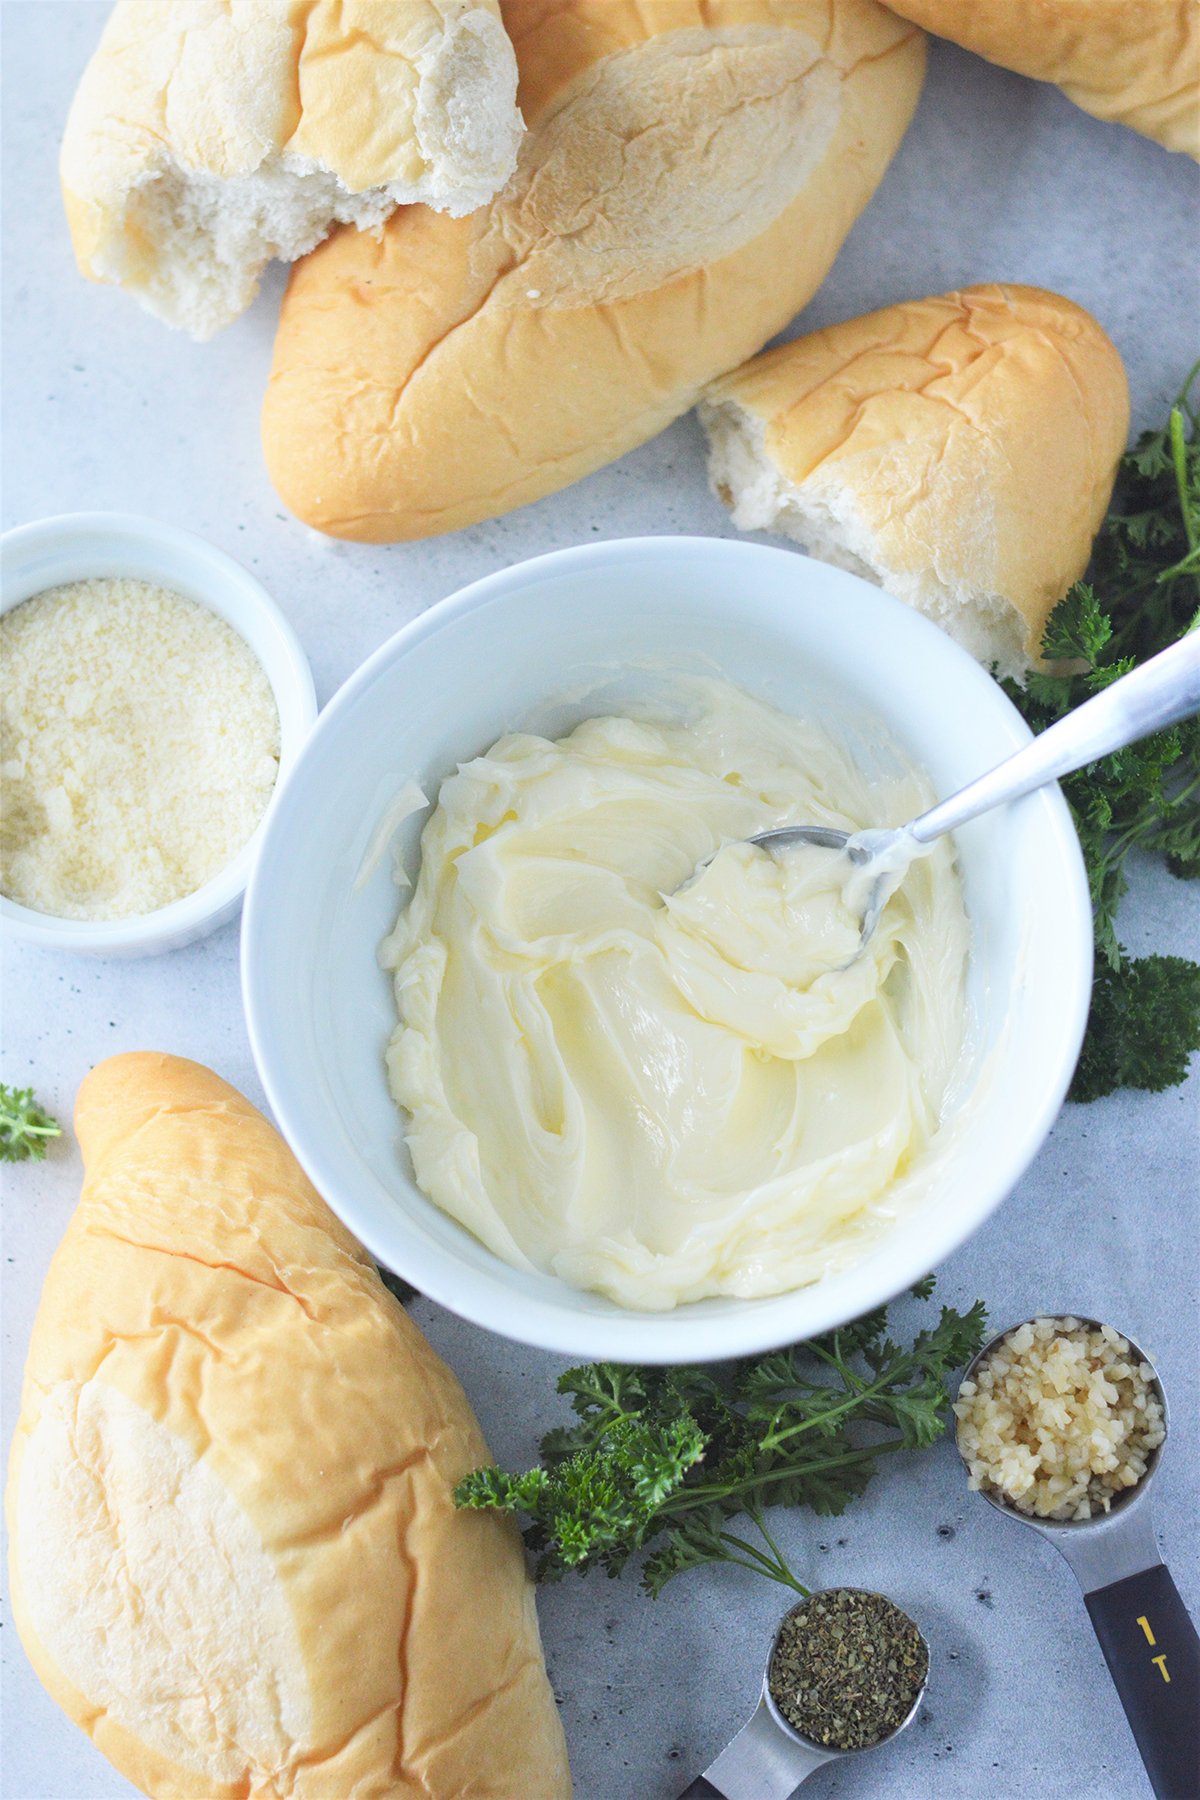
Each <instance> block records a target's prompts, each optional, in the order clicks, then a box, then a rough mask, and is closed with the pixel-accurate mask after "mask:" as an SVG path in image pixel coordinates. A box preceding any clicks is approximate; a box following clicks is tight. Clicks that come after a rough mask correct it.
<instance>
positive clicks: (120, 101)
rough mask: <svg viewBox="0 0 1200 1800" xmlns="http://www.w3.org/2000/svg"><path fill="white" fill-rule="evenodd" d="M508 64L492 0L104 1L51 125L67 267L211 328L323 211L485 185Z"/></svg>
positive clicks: (449, 194) (503, 115) (505, 138)
mask: <svg viewBox="0 0 1200 1800" xmlns="http://www.w3.org/2000/svg"><path fill="white" fill-rule="evenodd" d="M516 80H517V74H516V60H515V58H514V55H513V50H512V45H511V44H510V43H509V41H508V38H507V36H506V34H505V31H504V28H503V26H502V25H501V23H500V17H499V11H498V7H497V0H399V4H397V3H396V0H117V5H116V7H115V8H114V10H113V12H112V15H111V17H110V18H109V20H108V23H107V25H106V26H105V28H104V33H103V35H102V37H101V39H100V43H99V46H98V48H97V50H96V53H95V55H94V56H93V57H92V60H91V62H90V63H89V64H88V66H87V68H86V70H85V71H84V74H83V79H82V81H81V82H80V85H79V89H78V92H77V93H76V95H75V100H74V103H73V105H72V107H71V112H70V116H69V118H68V120H67V128H66V135H65V137H64V139H63V146H62V161H61V173H62V184H63V194H64V198H65V201H66V208H67V217H68V221H69V223H70V227H71V236H72V239H73V241H74V245H75V254H76V257H77V259H78V262H79V266H80V268H81V269H82V270H83V273H84V274H85V275H88V276H90V277H91V278H92V279H93V280H96V281H106V282H115V283H116V284H118V285H119V286H121V287H124V288H128V289H129V291H130V292H131V293H133V294H136V295H137V297H138V298H139V299H140V300H141V302H142V303H143V305H145V306H146V307H148V308H149V310H150V311H151V312H153V313H156V314H157V315H158V316H159V318H161V319H165V320H166V322H167V323H168V324H169V325H177V326H181V327H182V328H183V329H184V330H186V331H189V332H191V333H192V335H193V336H194V337H197V338H207V337H211V335H212V334H213V332H214V331H217V330H219V329H220V327H221V326H223V325H227V324H228V323H229V321H230V320H231V319H233V318H236V316H237V315H238V313H240V312H241V311H243V309H244V308H245V307H246V306H248V305H249V303H250V301H251V300H252V299H253V298H254V295H255V293H256V292H257V289H258V279H259V276H260V275H261V273H262V271H263V269H264V267H265V266H266V264H267V263H268V262H269V261H270V260H271V258H272V257H276V256H277V257H282V258H284V259H285V260H287V261H292V260H294V259H295V258H296V257H297V256H301V255H303V253H304V252H305V251H306V250H311V249H312V247H313V245H314V244H316V243H319V242H320V240H321V239H322V238H323V237H324V236H325V234H326V232H327V231H328V230H329V228H330V226H331V225H333V224H334V223H337V222H343V223H349V224H353V225H357V226H358V227H359V228H360V229H364V228H367V227H378V226H379V225H381V224H382V223H383V221H384V219H386V218H387V216H388V214H389V213H390V212H391V211H392V210H393V208H394V207H396V206H399V205H403V204H408V203H411V202H415V201H420V202H422V203H423V204H425V205H428V206H432V207H438V208H442V209H444V210H446V211H447V212H450V213H455V214H457V213H465V212H470V211H471V209H472V208H473V207H477V206H482V205H484V203H485V202H486V201H488V200H490V199H491V197H492V195H493V194H495V193H496V192H497V191H498V189H500V188H501V187H503V185H504V183H505V182H506V181H507V179H508V177H509V175H510V174H511V173H512V170H513V165H514V163H515V160H516V153H517V144H518V141H519V139H520V135H521V119H520V115H519V113H518V112H517V110H516V99H515V95H516Z"/></svg>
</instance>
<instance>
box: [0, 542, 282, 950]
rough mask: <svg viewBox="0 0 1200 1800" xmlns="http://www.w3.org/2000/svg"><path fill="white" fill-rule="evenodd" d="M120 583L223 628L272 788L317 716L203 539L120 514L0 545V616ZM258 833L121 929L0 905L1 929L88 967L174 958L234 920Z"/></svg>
mask: <svg viewBox="0 0 1200 1800" xmlns="http://www.w3.org/2000/svg"><path fill="white" fill-rule="evenodd" d="M104 576H128V577H131V578H132V579H135V580H138V581H149V582H153V583H154V584H155V585H156V586H159V587H165V588H171V589H173V590H174V591H175V592H176V593H178V594H183V595H185V596H186V598H187V599H189V600H198V601H199V602H200V604H201V605H202V606H207V607H209V608H210V609H211V610H212V611H213V612H215V613H216V614H217V615H218V617H219V618H222V619H224V620H225V621H226V623H227V624H229V625H232V626H233V629H234V630H235V631H236V632H237V633H238V634H239V636H241V637H243V638H244V639H245V640H246V642H247V644H249V646H250V648H251V650H253V652H254V654H255V655H256V656H257V657H258V660H259V661H260V662H261V664H262V666H263V668H264V670H265V671H266V675H267V679H268V680H269V681H270V683H271V689H272V692H273V693H274V695H275V704H276V705H277V706H278V708H279V778H278V780H277V781H276V784H275V793H274V794H273V795H272V798H271V805H270V806H268V808H267V816H268V817H269V815H270V813H271V811H272V809H273V807H274V804H275V799H276V797H277V796H278V794H279V791H280V788H281V787H282V785H283V782H284V780H285V778H286V776H287V774H288V771H289V770H290V769H291V767H292V765H293V763H294V762H295V761H296V758H297V756H298V755H299V753H300V748H301V746H302V744H303V743H304V740H305V738H306V737H307V736H308V734H309V731H310V730H311V728H312V724H313V721H314V719H315V718H316V716H317V700H316V693H315V691H314V689H313V679H312V672H311V670H310V669H309V666H308V659H307V658H306V656H305V654H304V652H303V650H302V649H301V648H300V643H299V640H298V639H297V637H296V634H295V632H294V631H293V630H292V628H291V626H290V625H289V624H288V622H287V620H286V619H285V618H284V616H283V614H282V613H281V612H280V610H279V608H278V607H277V606H276V604H275V602H274V601H273V600H272V599H271V597H270V595H269V594H268V593H267V591H266V589H265V588H264V587H262V586H261V584H260V583H259V582H257V581H256V580H255V579H254V577H253V575H250V574H249V573H248V572H247V571H246V570H245V569H243V568H242V566H241V564H240V563H236V562H234V560H233V558H232V557H231V556H226V555H225V553H224V551H223V550H217V549H215V548H214V547H213V545H212V544H207V543H205V541H204V539H203V538H199V537H195V536H194V535H193V534H192V533H191V532H190V531H179V530H177V529H176V528H175V527H174V526H173V525H163V524H161V523H160V522H159V521H158V520H157V519H140V518H137V517H136V516H134V515H133V514H128V513H65V514H63V515H61V516H60V517H57V518H51V519H38V520H35V521H34V522H33V523H32V524H30V525H19V526H17V527H16V529H15V530H13V531H8V532H5V534H4V536H3V537H2V538H0V613H4V612H8V611H9V609H10V608H11V607H14V606H20V604H21V602H22V601H23V600H29V599H31V598H32V597H33V595H34V594H40V593H42V592H44V591H45V589H46V588H52V587H58V586H60V585H61V584H62V583H63V582H67V581H85V580H87V579H88V578H89V577H104ZM265 827H266V817H264V818H263V819H262V820H261V821H260V823H259V825H258V828H257V830H256V831H255V832H254V833H253V835H252V836H251V837H250V838H249V839H248V840H247V842H246V843H245V844H243V845H242V848H241V849H240V850H239V851H238V853H237V855H236V856H235V857H234V858H233V860H232V861H231V862H229V863H227V864H226V865H225V867H224V868H223V869H222V870H221V871H220V872H219V873H218V874H216V875H214V876H213V878H212V880H211V881H206V882H205V883H204V884H203V886H202V887H199V888H197V889H196V891H195V893H193V894H187V895H185V896H184V898H183V899H182V900H174V901H172V902H171V904H170V905H169V906H163V907H159V908H158V910H157V911H155V912H152V913H144V914H140V915H138V916H136V917H134V918H129V919H59V918H55V917H52V916H51V915H49V914H47V913H39V912H34V911H32V909H31V908H29V907H27V906H20V905H18V904H17V902H16V901H15V900H10V899H8V898H7V897H6V896H4V895H0V925H2V926H3V928H4V930H5V931H7V932H9V933H10V934H11V935H12V936H13V937H14V938H20V939H22V940H23V941H24V942H26V943H30V944H36V945H39V946H40V947H42V948H44V949H52V950H67V951H72V952H75V953H76V954H83V955H90V956H151V955H156V954H157V953H159V952H160V951H164V950H177V949H179V948H180V946H181V945H183V944H190V943H193V942H194V941H195V940H196V939H197V938H201V937H205V936H206V935H207V934H208V933H209V932H210V931H215V930H216V928H217V926H218V925H224V924H226V923H227V922H228V921H229V920H230V919H232V918H234V917H235V916H236V915H237V912H238V910H239V908H240V906H241V904H242V896H243V894H244V893H245V891H246V883H247V882H248V881H249V879H250V871H251V869H252V868H253V866H254V860H255V858H256V856H257V855H258V848H259V844H260V842H261V841H262V837H263V832H264V830H265Z"/></svg>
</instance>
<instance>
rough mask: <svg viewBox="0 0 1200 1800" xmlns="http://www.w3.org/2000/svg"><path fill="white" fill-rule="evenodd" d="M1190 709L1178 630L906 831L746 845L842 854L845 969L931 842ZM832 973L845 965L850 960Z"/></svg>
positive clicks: (791, 831)
mask: <svg viewBox="0 0 1200 1800" xmlns="http://www.w3.org/2000/svg"><path fill="white" fill-rule="evenodd" d="M1196 712H1200V629H1193V630H1191V631H1188V632H1185V634H1184V636H1183V637H1181V638H1180V639H1179V641H1178V643H1175V644H1172V645H1170V647H1169V648H1168V649H1166V650H1160V651H1159V653H1158V655H1157V656H1152V657H1151V658H1150V660H1149V662H1145V663H1142V664H1141V665H1140V666H1139V667H1138V668H1136V669H1131V670H1130V672H1129V673H1128V674H1127V675H1122V676H1121V677H1120V679H1119V680H1117V681H1114V682H1112V683H1111V684H1110V685H1109V686H1108V687H1106V688H1105V689H1104V690H1103V691H1102V692H1101V693H1099V694H1094V695H1093V696H1092V698H1091V699H1090V700H1088V701H1085V703H1084V704H1083V705H1082V706H1077V707H1076V708H1075V710H1074V712H1069V713H1067V715H1066V717H1065V718H1062V719H1059V720H1058V721H1057V722H1056V723H1055V724H1053V725H1051V726H1050V727H1049V729H1048V730H1046V731H1043V732H1042V734H1041V736H1040V737H1036V738H1034V740H1033V742H1032V743H1031V744H1026V745H1025V747H1024V749H1022V750H1018V751H1016V752H1015V753H1014V754H1013V755H1012V756H1008V757H1005V759H1004V761H1003V762H1000V763H997V764H996V766H995V768H993V769H988V770H987V771H986V772H985V773H984V774H982V775H979V776H977V777H976V779H975V780H974V781H970V782H968V783H967V785H966V787H964V788H960V789H959V791H958V792H957V793H956V794H951V795H950V796H949V797H948V798H947V799H945V800H940V801H939V802H938V803H937V805H936V806H931V807H930V808H929V810H928V811H927V812H923V813H922V814H921V815H920V817H919V818H916V819H912V820H911V821H910V822H909V823H908V824H907V825H900V826H895V827H892V828H891V829H888V828H886V827H873V828H871V829H869V830H865V831H856V832H854V833H852V834H851V833H847V832H844V831H831V830H829V829H828V828H827V827H825V826H823V825H782V826H777V827H776V828H775V829H774V830H771V831H761V832H759V833H758V835H757V836H755V837H752V838H750V839H749V842H750V843H752V844H757V845H758V846H759V847H760V848H761V849H763V850H768V851H770V852H771V853H772V854H773V855H776V854H779V853H780V852H782V851H786V850H789V849H796V848H797V847H798V846H800V845H801V844H812V845H817V846H819V847H820V848H822V849H827V850H844V851H845V852H846V854H847V856H848V857H849V859H850V862H851V864H852V865H853V870H852V872H851V875H850V876H849V877H848V879H847V881H846V884H845V889H844V891H845V895H846V901H847V905H848V906H849V907H850V910H851V911H852V912H854V911H857V912H858V913H859V914H860V916H861V919H862V926H861V931H860V935H859V945H858V950H857V952H856V953H855V956H853V957H852V958H851V959H850V961H851V963H853V962H855V961H857V959H858V957H859V956H861V955H862V953H863V951H864V949H865V948H866V946H867V943H868V941H869V939H870V937H871V934H872V932H873V931H874V930H875V927H876V926H877V925H878V923H879V919H880V915H881V914H882V912H883V909H884V907H885V906H886V905H887V903H888V901H889V900H890V899H891V897H892V895H893V894H894V893H895V891H896V889H897V888H898V887H899V886H900V884H901V882H902V881H903V880H904V877H905V874H906V873H907V870H908V867H909V865H910V863H911V862H912V861H913V859H914V857H917V856H919V855H921V853H922V851H924V850H925V849H927V848H928V847H929V846H930V845H931V844H933V843H936V841H937V839H938V838H940V837H945V836H946V835H947V833H949V832H951V831H955V830H957V829H958V827H959V826H960V825H966V824H968V823H969V822H970V820H972V819H977V818H978V817H979V816H980V814H981V813H985V812H990V811H991V809H992V808H993V807H995V806H1001V805H1003V804H1004V803H1005V802H1007V801H1010V800H1019V799H1021V798H1023V796H1024V795H1026V794H1032V793H1033V792H1034V791H1035V790H1036V789H1037V788H1040V787H1044V786H1045V785H1046V783H1047V782H1050V781H1057V780H1058V778H1059V777H1060V776H1062V775H1069V774H1070V773H1071V772H1072V770H1074V769H1081V768H1083V766H1084V765H1085V763H1090V762H1095V761H1096V760H1097V758H1099V757H1101V756H1108V755H1110V754H1111V753H1112V752H1113V751H1115V750H1122V749H1124V747H1125V745H1126V744H1133V743H1136V742H1137V741H1138V739H1139V738H1144V737H1149V736H1150V735H1151V733H1153V732H1155V731H1164V730H1165V729H1166V728H1167V727H1168V726H1169V725H1174V724H1176V723H1177V722H1178V721H1179V720H1180V719H1187V718H1190V717H1191V716H1192V714H1193V713H1196ZM854 871H857V875H855V872H854ZM842 967H843V968H849V967H850V963H845V964H843V965H842Z"/></svg>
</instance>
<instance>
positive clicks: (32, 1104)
mask: <svg viewBox="0 0 1200 1800" xmlns="http://www.w3.org/2000/svg"><path fill="white" fill-rule="evenodd" d="M61 1136H62V1126H61V1125H60V1124H59V1123H58V1120H57V1119H53V1118H51V1116H50V1114H49V1113H48V1112H46V1110H45V1109H44V1108H43V1107H41V1106H39V1105H38V1103H37V1101H36V1100H35V1099H34V1095H33V1089H32V1088H11V1087H8V1086H7V1085H6V1084H5V1083H4V1082H3V1081H0V1162H25V1161H26V1160H32V1161H34V1162H40V1161H41V1160H42V1158H43V1157H44V1156H45V1154H46V1144H47V1142H48V1141H49V1139H50V1138H56V1137H61Z"/></svg>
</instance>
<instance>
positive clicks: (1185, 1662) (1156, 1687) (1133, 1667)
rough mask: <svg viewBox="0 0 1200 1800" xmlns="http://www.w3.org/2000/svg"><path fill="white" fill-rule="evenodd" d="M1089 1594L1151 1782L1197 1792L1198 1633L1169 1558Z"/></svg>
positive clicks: (1178, 1795) (1158, 1787)
mask: <svg viewBox="0 0 1200 1800" xmlns="http://www.w3.org/2000/svg"><path fill="white" fill-rule="evenodd" d="M1084 1598H1085V1600H1086V1602H1087V1609H1088V1612H1089V1614H1090V1615H1091V1620H1092V1624H1093V1626H1094V1627H1095V1631H1096V1636H1097V1637H1098V1638H1099V1640H1100V1648H1101V1649H1102V1650H1103V1652H1104V1660H1105V1662H1106V1663H1107V1664H1108V1668H1109V1673H1110V1674H1111V1676H1112V1678H1113V1682H1114V1684H1115V1686H1116V1690H1117V1693H1118V1694H1119V1695H1120V1697H1121V1705H1122V1706H1123V1707H1124V1708H1125V1716H1126V1718H1127V1719H1128V1720H1129V1728H1130V1730H1131V1731H1132V1732H1133V1735H1134V1738H1135V1740H1136V1742H1137V1747H1138V1749H1139V1751H1140V1752H1141V1757H1142V1761H1143V1762H1144V1763H1145V1765H1146V1773H1147V1775H1148V1776H1149V1777H1150V1785H1151V1787H1152V1788H1153V1789H1154V1792H1155V1793H1156V1794H1157V1795H1159V1796H1160V1797H1165V1800H1185V1797H1186V1796H1194V1795H1196V1794H1200V1638H1197V1636H1196V1627H1195V1626H1194V1625H1193V1624H1192V1621H1191V1619H1190V1618H1189V1617H1188V1613H1187V1608H1186V1607H1185V1606H1184V1604H1183V1601H1182V1600H1181V1599H1180V1597H1179V1590H1178V1588H1177V1587H1176V1586H1175V1583H1174V1582H1173V1581H1172V1579H1171V1575H1170V1572H1169V1571H1168V1569H1167V1567H1166V1564H1165V1563H1156V1564H1155V1565H1154V1567H1153V1568H1150V1569H1142V1570H1141V1571H1140V1573H1138V1574H1136V1575H1127V1576H1126V1577H1125V1579H1124V1580H1123V1581H1114V1582H1113V1583H1112V1584H1111V1585H1110V1586H1108V1587H1101V1588H1094V1589H1093V1590H1092V1592H1091V1593H1090V1594H1085V1596H1084Z"/></svg>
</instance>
